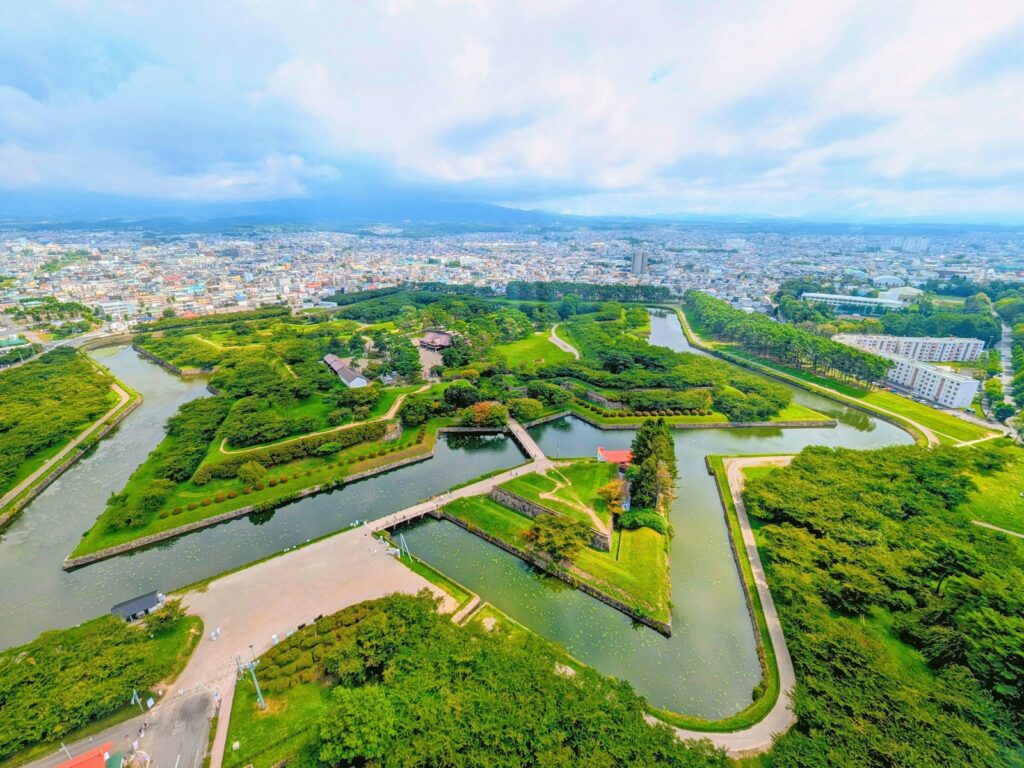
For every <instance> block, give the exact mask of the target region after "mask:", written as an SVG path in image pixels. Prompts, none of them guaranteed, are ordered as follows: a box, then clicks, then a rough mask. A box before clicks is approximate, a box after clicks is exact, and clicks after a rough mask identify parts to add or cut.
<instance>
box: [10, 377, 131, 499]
mask: <svg viewBox="0 0 1024 768" xmlns="http://www.w3.org/2000/svg"><path fill="white" fill-rule="evenodd" d="M110 386H111V387H112V388H113V390H114V392H115V393H116V394H117V397H118V402H117V405H115V406H114V407H113V408H111V409H110V410H109V411H107V412H106V413H105V414H103V415H102V416H100V417H99V418H98V419H97V420H96V421H94V422H93V423H92V424H91V425H90V426H89V427H88V428H87V429H86V430H85V431H84V432H82V433H81V434H80V435H79V436H78V437H76V438H75V439H74V440H72V441H71V442H70V443H68V444H67V445H65V446H64V447H63V448H62V449H61V450H60V451H58V452H57V454H56V455H55V456H53V457H52V458H50V459H47V460H46V461H45V462H43V464H42V466H41V467H39V469H37V470H36V471H35V472H33V473H32V474H31V475H29V476H28V477H26V478H25V479H24V480H22V481H21V482H20V483H18V484H17V485H16V486H14V487H13V488H11V490H9V491H8V492H7V493H5V494H4V495H3V496H0V510H2V509H3V508H4V507H5V506H7V504H9V503H10V502H12V501H14V499H15V498H17V497H18V496H19V495H21V493H22V492H23V491H24V490H25V489H26V488H28V487H29V486H31V485H32V483H34V482H35V481H36V480H38V479H39V478H40V477H42V476H43V475H45V474H46V473H47V472H49V471H50V469H51V467H54V466H56V465H58V464H60V462H61V461H62V460H63V459H64V457H65V456H67V455H68V454H69V453H71V452H72V451H73V450H75V449H76V448H77V447H78V446H79V445H81V443H82V441H83V440H85V439H86V438H87V437H89V435H91V434H92V433H93V432H95V431H96V430H98V429H99V428H100V427H101V426H103V424H104V423H105V422H106V421H107V419H109V418H111V417H112V416H113V415H114V414H116V413H117V412H118V411H120V410H121V409H122V408H124V406H125V405H126V404H127V403H128V399H129V395H128V393H127V392H125V391H124V389H122V388H121V386H120V385H118V384H117V383H116V382H113V383H111V385H110Z"/></svg>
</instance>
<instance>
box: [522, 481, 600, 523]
mask: <svg viewBox="0 0 1024 768" xmlns="http://www.w3.org/2000/svg"><path fill="white" fill-rule="evenodd" d="M554 473H555V474H556V475H558V476H559V477H560V478H562V480H556V479H555V478H553V477H551V475H550V474H546V475H545V477H547V478H548V479H550V480H552V481H554V483H555V490H553V491H541V492H539V493H538V494H537V496H538V497H539V498H542V499H547V500H548V501H557V502H560V503H562V504H567V505H568V506H570V507H572V508H573V509H578V510H579V511H580V512H583V513H584V514H585V515H587V517H589V518H590V521H591V522H592V523H593V524H594V528H595V529H596V530H598V531H607V528H606V526H605V524H604V523H603V522H601V518H600V517H598V516H597V512H595V511H594V510H593V509H591V508H590V507H588V506H587V505H586V504H577V503H576V502H575V501H570V500H569V499H566V498H564V497H562V496H557V495H556V494H557V493H558V492H559V491H560V490H562V489H563V488H565V486H566V483H565V482H562V481H563V480H565V475H563V474H562V473H561V472H559V471H558V467H557V466H556V467H555V468H554Z"/></svg>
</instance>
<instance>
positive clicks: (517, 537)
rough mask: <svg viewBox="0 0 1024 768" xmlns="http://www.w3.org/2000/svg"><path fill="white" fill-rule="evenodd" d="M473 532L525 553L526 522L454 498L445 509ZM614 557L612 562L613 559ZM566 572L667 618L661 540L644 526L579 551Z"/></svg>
mask: <svg viewBox="0 0 1024 768" xmlns="http://www.w3.org/2000/svg"><path fill="white" fill-rule="evenodd" d="M445 509H446V511H447V512H448V513H449V514H451V515H452V516H453V517H458V518H459V519H460V520H463V521H464V522H466V523H467V524H469V525H470V526H472V527H473V528H477V529H479V530H481V531H483V532H484V533H488V534H490V535H491V536H494V537H495V538H498V539H501V540H502V541H504V542H506V543H508V544H511V545H512V546H514V547H517V548H519V549H524V550H525V549H528V542H526V540H525V539H524V536H523V535H524V534H525V533H526V532H527V531H528V530H529V529H530V527H531V525H532V520H531V519H530V518H529V517H527V516H526V515H521V514H519V513H518V512H513V511H512V510H510V509H507V508H506V507H503V506H501V505H500V504H498V503H496V502H494V501H491V500H490V499H489V498H487V497H486V496H473V497H470V498H467V499H457V500H455V501H454V502H452V503H451V504H449V505H448V506H447V507H446V508H445ZM616 556H617V557H618V559H616ZM569 573H570V574H571V575H573V576H574V577H576V578H578V579H580V580H581V581H584V582H586V583H587V584H589V585H590V586H592V587H594V588H596V589H598V590H600V591H602V592H604V593H606V594H608V595H610V596H611V597H614V598H615V599H617V600H620V601H622V602H623V603H625V604H627V605H630V606H634V607H638V608H640V609H641V610H642V611H643V612H644V613H646V614H647V615H648V616H651V617H652V618H655V619H657V620H659V621H669V620H670V618H671V606H670V591H671V587H670V584H669V579H668V555H667V552H666V538H665V537H664V536H662V535H661V534H660V533H658V532H656V531H652V530H651V529H649V528H638V529H636V530H631V531H615V533H614V535H613V538H612V548H611V552H599V551H597V550H595V549H591V548H590V547H583V548H582V549H581V550H580V551H579V553H578V554H577V555H576V557H575V558H574V560H573V564H572V567H570V569H569Z"/></svg>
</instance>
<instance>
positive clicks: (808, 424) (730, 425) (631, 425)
mask: <svg viewBox="0 0 1024 768" xmlns="http://www.w3.org/2000/svg"><path fill="white" fill-rule="evenodd" d="M572 415H573V416H576V417H577V418H579V419H581V420H583V421H585V422H587V424H589V425H590V426H592V427H597V428H598V429H607V430H616V429H639V428H640V425H641V424H643V421H642V420H641V421H632V422H623V423H621V424H618V423H616V424H604V423H602V422H600V421H597V420H596V419H593V418H591V417H589V416H588V415H587V414H586V413H582V412H578V411H573V412H572ZM666 423H667V424H668V427H669V429H752V428H754V427H771V428H772V429H820V428H822V427H835V426H837V424H838V422H837V421H836V420H835V419H817V420H811V421H741V422H736V421H717V422H711V423H707V424H674V423H672V422H666Z"/></svg>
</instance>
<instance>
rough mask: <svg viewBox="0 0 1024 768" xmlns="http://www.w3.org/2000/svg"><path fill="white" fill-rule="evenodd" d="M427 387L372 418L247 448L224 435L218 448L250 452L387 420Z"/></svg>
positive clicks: (401, 398) (399, 398) (225, 450)
mask: <svg viewBox="0 0 1024 768" xmlns="http://www.w3.org/2000/svg"><path fill="white" fill-rule="evenodd" d="M428 389H430V385H429V384H424V385H423V386H422V387H420V388H419V389H417V390H416V391H415V392H403V393H402V394H400V395H399V396H398V397H397V398H395V402H394V403H392V405H391V407H390V408H388V410H387V413H384V414H382V415H380V416H376V417H374V418H372V419H366V420H365V421H357V422H354V423H352V424H342V425H341V426H340V427H331V428H330V429H321V430H320V431H318V432H307V433H306V434H304V435H298V436H296V437H289V438H288V439H287V440H281V441H280V442H277V443H262V444H260V445H251V446H249V447H248V448H234V449H232V448H228V447H227V446H228V439H227V438H226V437H225V438H224V439H223V440H221V441H220V447H219V448H218V450H219V451H220V452H221V453H223V454H227V455H229V456H232V455H235V454H239V453H250V452H252V451H258V450H261V449H263V448H269V447H270V446H276V445H287V444H288V443H294V442H295V441H296V440H305V439H306V438H307V437H315V436H317V435H330V434H334V433H335V432H344V431H345V430H346V429H354V428H356V427H361V426H363V425H364V424H373V423H374V422H376V421H389V420H390V419H393V418H395V416H396V415H397V414H398V409H399V408H401V407H402V403H404V402H405V398H407V397H408V396H409V395H418V394H420V393H421V392H426V391H427V390H428Z"/></svg>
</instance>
